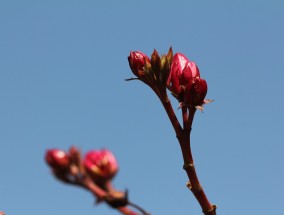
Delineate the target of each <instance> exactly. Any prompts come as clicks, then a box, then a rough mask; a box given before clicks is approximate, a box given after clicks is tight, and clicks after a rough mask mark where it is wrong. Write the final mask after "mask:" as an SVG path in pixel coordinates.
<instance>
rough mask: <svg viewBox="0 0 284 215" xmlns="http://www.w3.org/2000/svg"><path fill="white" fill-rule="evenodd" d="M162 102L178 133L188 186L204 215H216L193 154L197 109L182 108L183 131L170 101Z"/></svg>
mask: <svg viewBox="0 0 284 215" xmlns="http://www.w3.org/2000/svg"><path fill="white" fill-rule="evenodd" d="M161 102H162V104H163V106H164V108H165V110H166V112H167V114H168V117H169V119H170V121H171V123H172V126H173V128H174V130H175V132H176V136H177V139H178V141H179V144H180V147H181V151H182V155H183V160H184V166H183V168H184V170H185V171H186V173H187V176H188V178H189V182H188V183H187V186H188V188H189V189H190V190H191V192H192V193H193V195H194V196H195V198H196V199H197V201H198V203H199V204H200V206H201V208H202V210H203V213H204V214H205V215H216V206H215V205H212V204H211V203H210V201H209V200H208V198H207V196H206V194H205V192H204V190H203V188H202V186H201V184H200V182H199V179H198V177H197V173H196V171H195V167H194V162H193V157H192V153H191V147H190V133H191V126H192V122H193V118H194V115H195V112H196V109H195V107H192V108H189V109H188V110H187V107H185V106H183V107H182V117H183V129H182V128H181V126H180V123H179V122H178V119H177V117H176V115H175V113H174V111H173V108H172V105H171V103H170V101H169V100H166V101H163V100H162V99H161Z"/></svg>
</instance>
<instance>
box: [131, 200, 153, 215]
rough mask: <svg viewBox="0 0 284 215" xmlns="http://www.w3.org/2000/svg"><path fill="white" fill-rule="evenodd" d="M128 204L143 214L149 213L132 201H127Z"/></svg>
mask: <svg viewBox="0 0 284 215" xmlns="http://www.w3.org/2000/svg"><path fill="white" fill-rule="evenodd" d="M128 205H130V206H132V207H133V208H135V209H137V210H138V211H140V212H141V213H142V214H143V215H150V214H149V213H148V212H147V211H145V210H144V209H143V208H141V207H140V206H139V205H137V204H134V203H133V202H130V201H129V202H128Z"/></svg>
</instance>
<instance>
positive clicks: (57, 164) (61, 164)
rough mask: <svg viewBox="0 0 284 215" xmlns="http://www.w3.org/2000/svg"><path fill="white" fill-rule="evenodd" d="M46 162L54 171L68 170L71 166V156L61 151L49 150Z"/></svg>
mask: <svg viewBox="0 0 284 215" xmlns="http://www.w3.org/2000/svg"><path fill="white" fill-rule="evenodd" d="M45 161H46V162H47V163H48V165H49V166H50V167H52V168H53V169H68V168H69V166H70V158H69V155H68V154H67V153H66V152H64V151H62V150H60V149H50V150H47V152H46V154H45Z"/></svg>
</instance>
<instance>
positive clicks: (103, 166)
mask: <svg viewBox="0 0 284 215" xmlns="http://www.w3.org/2000/svg"><path fill="white" fill-rule="evenodd" d="M84 166H85V168H86V170H87V172H88V173H89V174H90V176H91V177H92V178H93V180H94V181H95V182H98V183H102V181H103V182H105V181H108V180H111V179H112V178H113V177H114V175H115V174H116V173H117V171H118V164H117V161H116V159H115V157H114V155H113V154H112V153H111V152H110V151H108V150H106V149H104V150H100V151H98V150H95V151H90V152H88V153H87V154H86V156H85V160H84Z"/></svg>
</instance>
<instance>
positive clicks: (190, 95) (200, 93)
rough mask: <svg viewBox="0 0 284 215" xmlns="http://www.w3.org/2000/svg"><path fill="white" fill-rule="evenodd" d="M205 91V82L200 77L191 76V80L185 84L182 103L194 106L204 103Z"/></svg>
mask: <svg viewBox="0 0 284 215" xmlns="http://www.w3.org/2000/svg"><path fill="white" fill-rule="evenodd" d="M206 93H207V83H206V81H205V80H204V79H202V78H199V77H197V78H193V79H192V82H191V83H189V84H188V85H187V86H186V89H185V99H184V103H185V104H186V105H189V106H192V107H196V106H202V105H203V104H204V99H205V96H206Z"/></svg>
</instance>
